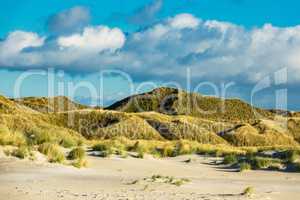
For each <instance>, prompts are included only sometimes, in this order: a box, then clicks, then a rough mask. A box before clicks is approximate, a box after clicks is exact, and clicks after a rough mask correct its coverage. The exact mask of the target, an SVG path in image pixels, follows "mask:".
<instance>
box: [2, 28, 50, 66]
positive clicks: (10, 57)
mask: <svg viewBox="0 0 300 200" xmlns="http://www.w3.org/2000/svg"><path fill="white" fill-rule="evenodd" d="M44 40H45V38H44V37H39V36H38V34H36V33H32V32H24V31H14V32H12V33H10V34H9V35H8V36H7V38H6V39H5V40H4V41H2V42H0V64H1V65H4V66H13V65H14V63H15V62H14V61H15V59H18V57H19V54H20V53H21V52H22V50H25V49H26V48H30V47H39V46H42V45H43V44H44Z"/></svg>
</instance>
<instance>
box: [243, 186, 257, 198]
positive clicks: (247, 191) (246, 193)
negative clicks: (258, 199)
mask: <svg viewBox="0 0 300 200" xmlns="http://www.w3.org/2000/svg"><path fill="white" fill-rule="evenodd" d="M253 193H254V188H253V187H246V188H245V189H244V191H243V192H242V193H241V195H243V196H248V197H249V196H251V195H252V194H253Z"/></svg>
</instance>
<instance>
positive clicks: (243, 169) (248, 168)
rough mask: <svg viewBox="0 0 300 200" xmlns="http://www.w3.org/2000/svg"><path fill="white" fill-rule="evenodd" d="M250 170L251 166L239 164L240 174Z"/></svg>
mask: <svg viewBox="0 0 300 200" xmlns="http://www.w3.org/2000/svg"><path fill="white" fill-rule="evenodd" d="M248 170H251V165H250V164H249V163H246V162H242V163H240V172H243V171H248Z"/></svg>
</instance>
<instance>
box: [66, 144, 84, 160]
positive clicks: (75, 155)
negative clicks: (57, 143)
mask: <svg viewBox="0 0 300 200" xmlns="http://www.w3.org/2000/svg"><path fill="white" fill-rule="evenodd" d="M83 158H85V150H84V149H83V148H82V147H76V148H74V149H72V151H70V153H69V155H68V159H70V160H75V159H83Z"/></svg>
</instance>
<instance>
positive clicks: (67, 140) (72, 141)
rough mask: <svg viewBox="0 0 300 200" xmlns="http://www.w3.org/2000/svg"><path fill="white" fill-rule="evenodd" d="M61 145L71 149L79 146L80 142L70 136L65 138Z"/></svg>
mask: <svg viewBox="0 0 300 200" xmlns="http://www.w3.org/2000/svg"><path fill="white" fill-rule="evenodd" d="M59 144H60V145H61V146H63V147H65V148H71V147H74V146H76V145H77V144H78V142H77V141H76V140H75V139H73V138H72V137H70V136H67V137H64V138H63V139H61V141H60V142H59Z"/></svg>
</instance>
